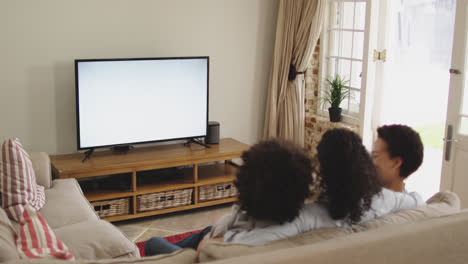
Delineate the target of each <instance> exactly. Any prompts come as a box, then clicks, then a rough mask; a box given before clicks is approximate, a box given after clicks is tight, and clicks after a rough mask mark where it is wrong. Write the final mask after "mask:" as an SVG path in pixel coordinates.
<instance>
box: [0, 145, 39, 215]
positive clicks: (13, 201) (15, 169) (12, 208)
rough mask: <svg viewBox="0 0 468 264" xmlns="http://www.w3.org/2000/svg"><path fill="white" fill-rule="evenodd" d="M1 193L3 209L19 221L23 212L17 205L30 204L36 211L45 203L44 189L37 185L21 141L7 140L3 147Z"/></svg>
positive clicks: (0, 179)
mask: <svg viewBox="0 0 468 264" xmlns="http://www.w3.org/2000/svg"><path fill="white" fill-rule="evenodd" d="M0 155H1V164H0V165H1V166H0V187H1V188H0V193H1V201H2V208H4V209H5V211H6V213H7V214H8V216H9V217H10V218H12V219H16V220H18V219H19V218H20V217H21V214H22V210H21V209H20V208H17V207H16V205H23V204H26V203H28V204H29V205H31V206H32V207H33V208H34V209H35V210H39V209H41V207H42V206H43V205H44V203H45V195H44V187H43V186H40V185H37V183H36V174H35V172H34V169H33V166H32V162H31V159H30V157H29V154H28V153H27V152H26V151H25V150H24V148H23V146H22V145H21V143H20V141H19V139H17V138H15V139H7V140H5V141H4V142H3V144H2V147H1V154H0Z"/></svg>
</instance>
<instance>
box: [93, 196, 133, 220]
mask: <svg viewBox="0 0 468 264" xmlns="http://www.w3.org/2000/svg"><path fill="white" fill-rule="evenodd" d="M90 203H91V205H92V206H93V207H94V211H96V213H97V214H98V215H99V217H109V216H116V215H125V214H129V213H130V198H129V197H127V198H119V199H114V200H105V201H96V202H90Z"/></svg>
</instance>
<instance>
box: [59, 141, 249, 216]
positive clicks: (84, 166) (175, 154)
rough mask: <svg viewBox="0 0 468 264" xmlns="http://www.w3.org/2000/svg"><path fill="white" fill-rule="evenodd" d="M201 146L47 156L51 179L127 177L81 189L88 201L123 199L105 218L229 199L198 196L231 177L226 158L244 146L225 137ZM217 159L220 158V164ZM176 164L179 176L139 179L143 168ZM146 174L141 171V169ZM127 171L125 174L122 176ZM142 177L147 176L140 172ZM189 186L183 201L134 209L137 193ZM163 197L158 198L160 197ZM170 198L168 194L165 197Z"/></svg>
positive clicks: (232, 169)
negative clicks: (124, 182)
mask: <svg viewBox="0 0 468 264" xmlns="http://www.w3.org/2000/svg"><path fill="white" fill-rule="evenodd" d="M210 146H211V148H205V147H203V146H199V145H196V144H192V145H189V146H184V144H182V143H181V144H169V145H161V146H154V147H140V148H134V149H132V150H130V151H128V152H124V153H121V152H116V151H110V150H109V151H96V152H94V154H93V156H92V158H91V159H89V160H88V161H87V162H85V163H83V162H82V159H83V155H82V153H75V154H66V155H55V156H51V163H52V169H53V172H54V177H55V178H77V179H78V180H80V179H85V178H86V179H87V180H88V181H93V180H94V179H96V181H97V180H98V179H99V178H102V177H97V176H106V177H109V178H112V177H114V176H115V177H116V175H120V176H119V177H124V178H125V177H128V189H125V190H121V189H117V188H116V189H112V188H103V189H100V190H88V191H87V190H83V191H84V193H85V196H86V198H87V199H88V200H89V201H90V202H91V204H93V203H102V202H103V201H104V202H105V201H107V200H109V201H113V200H119V199H124V200H128V201H126V202H129V209H128V212H127V213H124V214H121V215H111V216H104V217H102V216H101V217H102V218H103V219H106V220H108V221H120V220H125V219H133V218H139V217H145V216H150V215H157V214H165V213H170V212H176V211H182V210H189V209H194V208H199V207H205V206H212V205H216V204H222V203H230V202H234V201H236V200H237V198H236V197H235V196H231V197H223V198H220V199H216V200H210V201H200V200H199V192H200V190H201V188H205V187H208V186H212V185H216V184H221V185H222V184H228V183H230V182H233V181H234V179H235V173H236V170H237V167H236V165H234V164H233V163H232V162H231V160H232V159H235V158H239V157H240V156H241V154H242V152H243V151H245V150H247V149H248V148H249V146H248V145H246V144H244V143H241V142H239V141H236V140H234V139H230V138H226V139H222V140H220V143H219V144H213V145H210ZM220 162H221V163H220ZM172 167H179V168H180V167H181V168H182V169H181V171H182V175H180V177H177V178H174V179H172V178H165V179H162V180H161V179H158V180H155V181H154V182H139V177H142V175H143V173H144V172H145V173H146V172H148V171H151V170H155V169H161V168H172ZM146 174H147V173H146ZM126 175H128V176H126ZM145 177H148V176H145ZM187 189H192V192H191V197H190V198H191V199H190V202H189V203H188V204H184V205H180V206H176V207H170V208H163V209H157V210H151V211H144V212H142V211H139V204H138V201H137V200H138V199H139V198H141V197H142V195H150V194H155V193H163V192H167V193H169V192H172V191H179V190H187ZM163 198H164V199H166V197H162V198H161V199H163ZM171 198H173V197H172V196H171V195H168V196H167V199H168V200H169V199H171Z"/></svg>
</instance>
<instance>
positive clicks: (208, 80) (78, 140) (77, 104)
mask: <svg viewBox="0 0 468 264" xmlns="http://www.w3.org/2000/svg"><path fill="white" fill-rule="evenodd" d="M186 59H206V61H207V64H206V74H207V76H206V77H207V79H206V82H207V83H206V119H205V121H206V122H205V134H204V135H197V136H190V137H181V138H168V139H159V140H150V141H137V142H128V143H121V144H111V145H99V146H92V147H81V141H80V105H79V81H78V80H79V78H78V77H79V74H78V63H80V62H93V61H95V62H100V61H139V60H186ZM74 64H75V100H76V101H75V103H76V136H77V149H78V150H89V149H95V148H112V147H116V146H128V145H137V144H148V143H156V142H166V141H174V140H184V139H186V140H190V139H195V138H201V137H206V135H207V133H208V115H209V92H210V57H209V56H188V57H187V56H184V57H145V58H104V59H98V58H94V59H75V63H74Z"/></svg>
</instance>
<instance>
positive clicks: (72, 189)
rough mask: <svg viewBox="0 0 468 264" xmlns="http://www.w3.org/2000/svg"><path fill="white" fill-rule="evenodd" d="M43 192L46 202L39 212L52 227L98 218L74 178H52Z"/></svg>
mask: <svg viewBox="0 0 468 264" xmlns="http://www.w3.org/2000/svg"><path fill="white" fill-rule="evenodd" d="M45 194H46V200H47V203H46V204H45V205H44V207H43V208H42V209H41V210H40V211H39V213H40V214H41V215H42V217H44V218H45V219H46V221H47V223H48V224H49V225H50V226H51V227H52V228H53V229H56V228H59V227H63V226H67V225H72V224H76V223H79V222H82V221H88V220H98V219H99V217H98V216H97V214H96V212H94V209H93V208H92V207H91V205H90V204H89V202H88V200H87V199H86V198H85V196H84V195H83V192H82V191H81V188H80V186H79V184H78V182H77V181H76V179H59V180H54V181H53V182H52V187H51V188H49V189H46V190H45Z"/></svg>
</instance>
